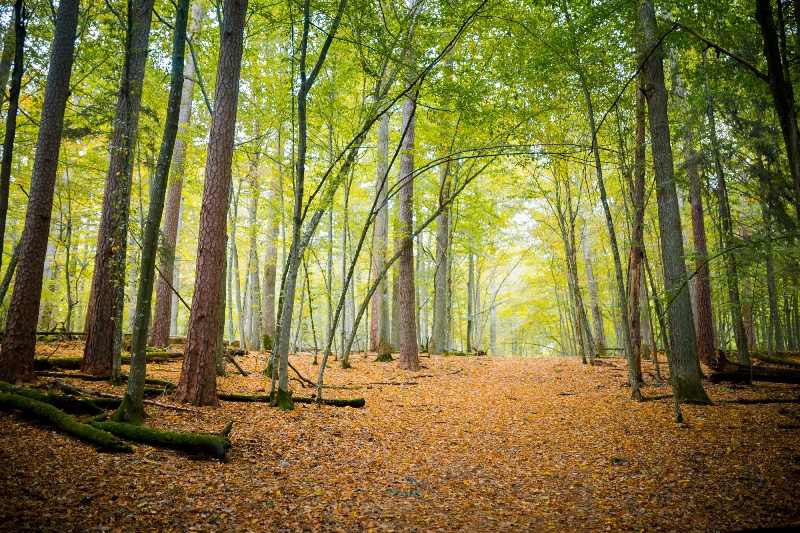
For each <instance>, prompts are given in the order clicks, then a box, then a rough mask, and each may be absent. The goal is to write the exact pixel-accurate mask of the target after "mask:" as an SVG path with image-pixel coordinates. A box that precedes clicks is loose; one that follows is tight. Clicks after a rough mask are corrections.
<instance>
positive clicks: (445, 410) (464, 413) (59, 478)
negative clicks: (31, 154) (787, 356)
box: [0, 349, 800, 532]
mask: <svg viewBox="0 0 800 533" xmlns="http://www.w3.org/2000/svg"><path fill="white" fill-rule="evenodd" d="M51 351H52V349H51ZM66 355H71V354H70V353H69V350H67V351H66ZM354 355H355V356H354V357H353V367H352V368H351V369H349V370H342V369H340V368H337V367H336V366H332V367H331V368H330V369H329V370H328V372H329V374H328V376H329V377H328V381H329V383H330V384H332V385H337V386H347V387H350V388H348V389H332V390H330V392H329V394H331V395H332V396H335V397H341V398H352V397H354V396H359V397H363V398H365V399H366V405H365V406H364V407H362V408H358V409H356V408H350V407H346V408H339V407H330V406H321V407H320V406H315V405H302V404H300V405H298V407H297V408H296V409H295V410H293V411H291V412H287V413H283V412H281V411H280V410H276V409H270V408H269V407H268V406H267V404H263V403H262V404H256V403H234V402H222V407H221V408H190V409H189V411H188V412H183V411H181V412H178V411H171V410H169V409H162V408H158V407H148V408H149V409H150V410H151V414H152V415H153V416H151V417H150V418H149V419H148V420H147V422H146V424H147V425H152V426H153V427H158V428H162V429H180V430H183V431H203V432H209V433H216V432H218V431H219V430H220V429H221V428H222V427H224V426H225V425H226V424H227V423H228V422H229V421H233V429H232V431H231V434H230V437H231V440H232V443H233V446H232V448H231V449H230V451H229V452H228V455H227V457H226V459H225V460H224V461H223V462H216V461H213V462H211V461H192V460H188V459H187V456H186V454H183V453H180V452H176V451H173V450H167V449H163V448H154V447H151V446H148V445H137V446H136V450H135V451H134V452H133V453H132V454H113V455H112V454H98V453H94V452H92V451H91V448H90V447H89V446H87V445H86V444H85V443H82V442H80V441H77V440H75V439H72V438H70V437H67V436H64V435H62V434H59V433H58V432H54V431H53V430H52V429H51V428H49V427H46V426H42V425H39V424H35V423H34V424H31V423H29V422H25V421H23V420H20V419H18V418H17V417H14V416H9V415H5V414H0V417H2V419H0V420H2V423H0V439H2V440H3V442H6V443H18V444H19V445H16V446H10V447H9V446H4V447H2V450H1V451H0V464H1V465H2V469H1V470H0V486H2V487H3V490H2V491H0V492H2V494H0V498H2V501H1V502H0V524H3V526H0V529H2V530H4V531H19V530H22V529H23V528H27V527H30V529H31V530H32V531H170V530H175V531H378V532H380V531H419V532H422V531H547V530H555V531H602V530H613V531H737V530H742V529H747V528H755V527H769V526H773V527H774V526H788V525H790V524H797V523H798V520H800V514H799V511H800V504H798V496H800V483H798V479H800V455H798V453H797V448H796V445H795V442H796V434H797V431H798V430H799V429H800V403H773V404H761V405H753V404H750V405H747V404H737V403H732V401H734V400H739V399H749V400H754V399H766V398H771V399H783V400H790V399H791V400H794V401H795V402H797V401H798V390H797V387H796V386H789V385H780V384H758V385H753V386H750V385H747V386H731V385H730V384H723V385H709V386H708V387H707V390H708V393H709V396H710V397H711V398H712V400H713V401H714V405H713V406H702V405H685V406H684V407H683V409H684V415H685V418H686V423H685V424H683V425H678V424H676V423H675V422H674V418H673V413H672V407H671V404H670V402H671V399H670V398H666V399H662V400H657V401H646V402H641V403H635V404H631V402H630V400H629V399H628V398H629V390H626V389H627V388H626V387H625V379H624V376H625V370H624V360H622V359H621V358H612V359H605V360H603V363H604V364H603V365H602V366H588V365H582V364H581V362H580V359H579V358H575V357H571V358H554V357H546V358H519V357H491V356H487V357H456V356H450V357H444V356H432V357H431V358H423V359H422V360H423V365H424V366H425V367H426V368H423V369H422V370H420V372H418V373H406V372H403V371H399V370H397V369H396V368H395V365H394V364H392V363H375V362H373V361H372V359H374V357H373V356H371V357H370V358H369V359H367V360H364V359H363V358H362V357H361V355H360V354H354ZM240 361H241V365H242V367H243V368H244V369H245V370H247V371H251V370H256V369H257V368H258V367H260V366H261V363H262V362H263V356H261V355H255V354H252V355H250V356H247V357H242V358H240ZM311 362H312V356H311V355H298V356H293V357H292V363H293V366H295V367H296V368H297V369H298V370H299V371H300V373H302V374H303V375H304V376H307V375H310V374H312V373H313V371H314V369H315V367H313V366H312V365H311ZM646 365H647V366H646V367H645V372H646V375H647V379H648V381H651V379H652V377H651V374H652V372H651V369H650V366H651V364H650V363H649V362H648V363H646ZM149 370H150V371H149V372H148V375H152V376H154V377H157V378H159V379H162V380H168V381H175V380H176V379H177V376H178V374H179V372H180V364H179V363H178V362H172V363H160V364H153V365H151V369H149ZM43 379H47V378H43ZM51 379H52V378H51ZM65 381H67V382H68V383H71V384H74V385H76V386H81V387H87V388H91V389H94V390H97V391H114V390H116V392H122V391H123V390H124V389H123V388H122V387H116V388H112V387H110V386H109V385H108V384H107V383H105V382H96V383H91V384H87V382H86V381H81V380H74V379H69V378H65ZM370 383H372V385H370ZM265 387H266V388H268V380H266V379H264V377H263V375H260V374H250V375H249V376H246V377H245V376H241V375H239V374H234V373H232V374H231V375H230V376H229V377H226V378H220V380H219V389H220V392H221V393H223V392H224V393H229V394H232V393H238V394H253V393H254V392H255V391H257V390H259V389H264V388H265ZM298 389H299V391H298V394H303V393H305V391H307V390H308V389H302V388H299V387H298ZM668 389H669V387H668V386H666V385H664V386H660V387H657V386H651V387H643V391H644V392H645V394H647V395H651V396H657V395H661V394H663V393H665V392H666V391H668ZM159 401H160V402H164V403H167V404H170V405H176V406H180V405H181V404H179V403H176V402H174V401H172V400H170V399H169V398H168V397H165V398H159Z"/></svg>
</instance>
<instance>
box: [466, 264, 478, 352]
mask: <svg viewBox="0 0 800 533" xmlns="http://www.w3.org/2000/svg"><path fill="white" fill-rule="evenodd" d="M474 294H475V255H474V254H473V253H472V250H470V251H468V252H467V343H466V346H465V347H464V351H466V352H471V351H472V341H473V340H474V338H475V323H474V315H475V300H474Z"/></svg>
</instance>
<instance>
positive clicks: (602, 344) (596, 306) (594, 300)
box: [581, 224, 606, 357]
mask: <svg viewBox="0 0 800 533" xmlns="http://www.w3.org/2000/svg"><path fill="white" fill-rule="evenodd" d="M582 233H583V235H582V238H581V241H582V243H583V261H584V262H585V263H586V282H587V286H588V287H589V303H590V305H591V308H592V331H593V332H594V346H595V350H596V351H597V355H599V356H601V357H602V356H604V355H605V354H606V339H605V332H604V331H603V313H602V311H601V310H600V295H599V294H598V292H597V282H596V281H595V279H594V265H593V263H594V254H593V253H592V248H591V246H590V244H589V232H588V231H587V227H586V224H584V225H583V231H582Z"/></svg>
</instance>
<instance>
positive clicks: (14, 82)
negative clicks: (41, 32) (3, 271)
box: [0, 0, 26, 266]
mask: <svg viewBox="0 0 800 533" xmlns="http://www.w3.org/2000/svg"><path fill="white" fill-rule="evenodd" d="M25 18H26V16H25V7H24V2H23V0H16V2H15V3H14V14H13V16H12V17H11V20H12V21H13V24H12V26H13V28H14V35H15V38H14V42H15V43H16V44H15V47H14V71H13V72H12V74H11V89H10V90H9V94H8V113H7V114H6V134H5V137H3V159H2V162H0V266H2V264H3V253H2V252H3V243H4V242H5V235H6V215H7V214H8V190H9V186H10V184H11V157H12V154H13V152H14V138H15V137H16V134H17V110H18V109H19V91H20V88H21V87H22V71H23V54H22V52H23V49H24V48H25V32H26V25H25ZM0 74H2V73H0ZM0 79H1V80H2V82H3V87H2V89H3V91H2V92H3V93H5V81H6V78H5V77H0ZM1 106H2V105H1V104H0V107H1Z"/></svg>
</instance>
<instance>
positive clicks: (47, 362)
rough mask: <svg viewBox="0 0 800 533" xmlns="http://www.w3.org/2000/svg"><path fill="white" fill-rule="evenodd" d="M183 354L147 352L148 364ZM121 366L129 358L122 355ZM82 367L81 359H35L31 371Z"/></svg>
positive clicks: (129, 361)
mask: <svg viewBox="0 0 800 533" xmlns="http://www.w3.org/2000/svg"><path fill="white" fill-rule="evenodd" d="M182 358H183V354H181V353H172V352H148V354H147V362H148V363H168V362H171V361H176V360H178V359H182ZM120 361H121V363H122V364H123V365H129V364H131V358H130V356H127V355H123V356H122V357H121V359H120ZM81 366H83V357H48V358H44V357H37V358H35V359H34V360H33V369H34V370H36V371H43V370H53V369H56V368H60V369H61V370H80V369H81Z"/></svg>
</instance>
